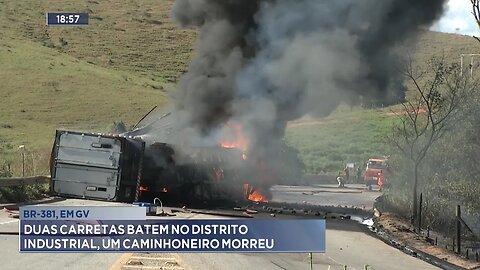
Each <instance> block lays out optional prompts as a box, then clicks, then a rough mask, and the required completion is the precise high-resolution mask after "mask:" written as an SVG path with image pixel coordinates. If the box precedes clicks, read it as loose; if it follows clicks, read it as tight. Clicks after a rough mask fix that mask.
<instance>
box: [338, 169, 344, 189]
mask: <svg viewBox="0 0 480 270" xmlns="http://www.w3.org/2000/svg"><path fill="white" fill-rule="evenodd" d="M337 182H338V187H345V181H344V178H343V176H342V173H341V172H339V173H338V176H337Z"/></svg>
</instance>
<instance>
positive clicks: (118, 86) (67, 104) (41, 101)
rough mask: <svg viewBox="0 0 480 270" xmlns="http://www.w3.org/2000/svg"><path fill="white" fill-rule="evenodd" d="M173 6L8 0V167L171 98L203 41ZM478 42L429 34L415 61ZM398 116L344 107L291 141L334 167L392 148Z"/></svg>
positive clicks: (1, 22)
mask: <svg viewBox="0 0 480 270" xmlns="http://www.w3.org/2000/svg"><path fill="white" fill-rule="evenodd" d="M172 3H173V0H141V1H135V0H126V1H115V0H101V1H100V0H82V1H78V0H65V1H56V0H43V1H35V0H22V1H9V0H0V70H1V72H0V97H1V106H0V169H1V167H2V164H3V163H5V162H6V163H12V162H13V163H14V164H17V166H18V155H17V154H18V152H17V147H18V145H20V144H26V145H27V149H29V151H30V153H32V154H34V153H40V154H39V155H40V157H38V158H36V159H42V160H45V156H46V155H48V154H46V153H48V151H49V147H50V144H51V142H52V139H53V132H54V130H55V129H57V128H68V129H79V130H91V131H101V130H105V128H106V126H107V125H109V124H111V123H112V122H113V121H118V120H123V121H125V122H126V123H127V124H131V123H133V122H134V121H136V120H137V119H138V118H139V117H140V116H141V115H142V114H143V113H144V112H146V111H148V110H149V109H150V108H151V106H153V105H156V104H160V105H161V104H164V103H165V102H167V94H166V89H168V88H169V87H170V86H172V85H174V84H175V82H176V81H177V80H178V78H179V76H180V75H181V74H182V73H183V72H184V71H185V70H186V69H187V66H188V62H189V61H190V59H191V58H192V56H193V53H194V43H195V39H196V37H197V31H196V30H194V29H187V30H183V29H177V28H175V25H174V24H173V23H172V22H171V20H170V11H171V7H172ZM47 11H72V12H88V13H89V14H90V25H89V26H88V27H47V26H45V12H47ZM479 45H480V44H478V42H477V41H475V40H474V39H473V38H470V37H465V36H460V35H450V34H441V33H434V32H425V33H423V34H422V36H421V37H420V39H419V43H418V45H417V46H416V52H415V54H414V58H415V60H416V63H417V64H419V65H420V66H422V67H423V68H425V64H424V63H425V62H426V60H428V59H430V58H431V57H432V56H435V55H437V56H441V55H445V56H446V57H447V58H448V59H449V61H459V59H460V54H462V53H475V52H478V51H477V50H478V49H479V48H480V46H479ZM387 110H388V109H387ZM392 119H393V118H392V117H391V116H388V115H386V114H385V113H384V112H382V111H376V110H366V111H362V110H355V111H354V112H349V111H348V110H346V111H342V110H339V111H338V112H336V113H335V114H333V115H332V116H330V117H329V118H327V119H321V120H315V119H307V120H305V119H302V120H300V122H302V121H320V122H322V123H321V124H318V125H317V124H314V125H310V124H303V125H298V123H293V124H292V125H291V126H290V127H289V129H288V131H287V138H286V139H287V141H288V142H289V143H290V144H292V145H294V146H295V147H297V148H298V149H299V150H300V153H301V156H302V158H303V159H304V160H305V162H306V164H307V169H308V171H309V172H322V171H323V172H325V171H327V172H334V171H336V170H338V167H339V166H340V167H341V165H342V163H343V162H345V161H351V162H363V159H365V158H366V157H368V156H370V155H376V154H384V153H385V151H386V150H384V149H383V148H382V144H381V141H382V139H381V138H383V137H384V135H385V134H386V133H388V132H387V131H388V127H389V125H391V121H392ZM295 125H296V126H295ZM32 159H34V157H33V156H32ZM32 163H33V162H32ZM39 166H43V165H39Z"/></svg>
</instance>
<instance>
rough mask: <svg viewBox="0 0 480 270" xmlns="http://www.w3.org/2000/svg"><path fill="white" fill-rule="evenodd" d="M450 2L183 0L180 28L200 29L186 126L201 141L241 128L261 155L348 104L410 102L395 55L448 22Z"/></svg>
mask: <svg viewBox="0 0 480 270" xmlns="http://www.w3.org/2000/svg"><path fill="white" fill-rule="evenodd" d="M445 2H446V0H382V1H379V0H337V1H320V0H294V1H293V0H263V1H262V0H258V1H255V0H176V1H175V4H174V8H173V19H174V21H175V22H176V23H177V24H178V25H180V26H181V27H198V28H199V29H200V36H199V39H198V41H197V42H198V43H197V49H196V56H195V58H194V59H193V61H192V62H191V64H190V66H189V68H188V72H186V73H185V74H184V75H183V76H182V78H181V79H180V82H179V84H178V91H177V96H176V102H177V104H176V105H177V108H178V109H179V110H180V111H183V112H184V114H182V115H185V119H184V122H183V123H184V125H186V126H194V127H195V128H197V130H199V131H200V133H201V134H203V135H210V134H211V133H215V132H218V130H219V129H220V130H221V127H222V126H224V124H225V123H227V122H238V123H240V124H241V126H242V127H243V128H244V130H245V132H246V133H247V135H248V137H249V139H250V147H251V148H255V150H256V151H255V152H257V153H260V154H262V152H263V154H266V153H267V152H268V151H269V149H275V147H276V146H277V144H278V143H279V142H280V141H281V139H282V138H283V135H284V131H285V127H286V123H287V122H288V121H291V120H294V119H297V118H299V117H301V116H303V115H305V114H313V115H317V116H323V115H327V114H329V113H330V112H331V111H332V110H333V109H335V108H336V106H338V104H340V103H341V102H346V103H359V102H362V103H364V104H367V103H371V104H372V105H375V104H385V105H388V104H393V103H396V102H399V101H401V100H403V99H404V97H405V94H404V88H403V86H402V82H403V79H402V78H401V76H400V74H399V72H398V64H399V61H401V60H402V56H401V55H398V54H396V51H397V50H396V49H397V48H398V47H399V46H401V45H404V44H405V42H407V41H412V40H414V38H415V36H416V34H417V33H418V31H419V30H420V29H421V28H422V27H428V26H430V25H431V24H432V23H434V22H435V21H436V20H437V19H438V18H439V17H440V16H441V14H442V12H443V8H444V5H445Z"/></svg>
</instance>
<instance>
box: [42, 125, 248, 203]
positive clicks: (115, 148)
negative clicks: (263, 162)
mask: <svg viewBox="0 0 480 270" xmlns="http://www.w3.org/2000/svg"><path fill="white" fill-rule="evenodd" d="M250 165H251V164H248V162H247V161H246V160H244V154H243V153H242V151H240V150H238V149H233V148H222V147H219V146H217V147H191V146H182V147H178V146H174V145H171V144H167V143H158V142H155V143H152V144H146V143H145V141H144V140H143V139H142V138H141V137H137V136H125V135H107V134H95V133H83V132H72V131H65V130H57V132H56V136H55V142H54V146H53V150H52V156H51V179H52V180H51V181H52V182H51V190H52V192H53V193H54V194H55V195H58V196H66V197H77V198H85V199H96V200H109V201H123V202H131V201H138V200H150V199H151V198H152V197H158V196H160V197H161V198H163V199H166V200H170V201H189V200H216V199H229V200H232V199H245V198H248V196H249V195H250V194H251V193H252V192H254V191H255V189H254V188H252V187H253V186H254V182H255V179H257V176H256V174H255V173H254V171H252V170H251V166H250ZM247 179H248V181H247ZM246 182H248V184H246ZM245 185H248V188H247V189H246V188H245Z"/></svg>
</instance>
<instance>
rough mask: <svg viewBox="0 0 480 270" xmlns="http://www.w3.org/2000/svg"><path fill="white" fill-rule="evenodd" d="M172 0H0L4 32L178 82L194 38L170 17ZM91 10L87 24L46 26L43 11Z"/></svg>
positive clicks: (107, 64)
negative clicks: (83, 25) (177, 26)
mask: <svg viewBox="0 0 480 270" xmlns="http://www.w3.org/2000/svg"><path fill="white" fill-rule="evenodd" d="M172 3H173V0H141V1H134V0H128V1H115V0H101V1H100V0H83V1H78V0H65V1H57V0H42V1H36V0H22V1H9V0H0V25H1V26H3V27H1V28H0V33H2V32H5V33H10V34H12V35H14V36H17V37H23V38H26V39H29V40H32V41H35V42H38V43H39V44H42V45H45V46H48V47H52V48H54V49H56V50H58V51H60V52H65V53H67V54H69V55H71V56H73V57H75V58H78V59H81V60H84V61H88V62H91V63H95V64H97V65H100V66H102V67H106V68H112V69H116V70H123V71H128V72H135V73H139V74H142V75H145V76H148V77H150V78H155V79H157V80H158V79H160V80H167V81H170V82H174V81H175V80H176V79H177V78H178V76H179V75H180V74H181V73H182V72H184V71H185V69H186V67H187V63H188V62H189V60H190V58H191V55H192V52H193V46H192V44H193V43H194V41H195V38H196V32H195V31H194V30H180V29H177V28H175V25H174V24H173V23H172V22H171V20H170V10H171V6H172ZM49 11H50V12H52V11H69V12H88V13H89V15H90V24H89V26H88V27H47V26H45V12H49Z"/></svg>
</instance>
